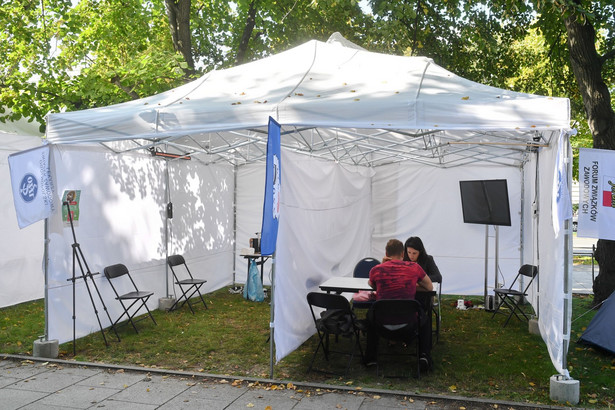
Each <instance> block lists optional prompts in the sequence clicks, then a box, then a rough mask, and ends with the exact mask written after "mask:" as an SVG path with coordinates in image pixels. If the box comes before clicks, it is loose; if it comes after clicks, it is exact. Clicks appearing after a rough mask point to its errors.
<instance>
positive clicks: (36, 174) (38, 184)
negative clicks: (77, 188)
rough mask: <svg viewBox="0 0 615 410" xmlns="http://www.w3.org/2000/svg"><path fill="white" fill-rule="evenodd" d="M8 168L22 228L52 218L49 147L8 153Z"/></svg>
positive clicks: (18, 218)
mask: <svg viewBox="0 0 615 410" xmlns="http://www.w3.org/2000/svg"><path fill="white" fill-rule="evenodd" d="M9 167H10V170H11V185H12V187H13V202H14V203H15V211H16V212H17V223H18V224H19V228H25V227H26V226H28V225H30V224H33V223H34V222H36V221H40V220H41V219H45V218H47V217H49V216H50V215H51V213H52V212H53V211H54V208H55V207H54V202H53V191H54V189H53V180H52V179H51V171H50V168H49V146H43V147H38V148H33V149H30V150H26V151H21V152H17V153H15V154H11V155H9Z"/></svg>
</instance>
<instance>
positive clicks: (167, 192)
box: [164, 160, 172, 297]
mask: <svg viewBox="0 0 615 410" xmlns="http://www.w3.org/2000/svg"><path fill="white" fill-rule="evenodd" d="M164 171H165V172H164V174H165V175H164V176H165V187H164V190H165V196H166V200H167V209H166V212H165V213H164V214H165V219H164V251H165V253H166V255H165V261H164V273H165V274H164V277H165V286H166V296H167V297H170V296H171V294H170V293H169V264H168V263H167V260H168V259H169V239H170V238H169V204H171V192H170V190H169V161H168V160H165V161H164ZM171 206H172V205H171Z"/></svg>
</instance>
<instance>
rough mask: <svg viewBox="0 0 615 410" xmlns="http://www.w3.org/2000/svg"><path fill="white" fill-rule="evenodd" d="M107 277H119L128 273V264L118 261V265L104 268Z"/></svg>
mask: <svg viewBox="0 0 615 410" xmlns="http://www.w3.org/2000/svg"><path fill="white" fill-rule="evenodd" d="M104 272H105V276H106V277H107V279H113V278H119V277H120V276H123V275H126V274H127V273H128V268H127V267H126V265H123V264H121V263H118V264H116V265H111V266H107V267H106V268H105V270H104Z"/></svg>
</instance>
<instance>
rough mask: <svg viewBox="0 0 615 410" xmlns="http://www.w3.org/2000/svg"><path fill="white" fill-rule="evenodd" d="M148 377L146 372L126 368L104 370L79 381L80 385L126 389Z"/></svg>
mask: <svg viewBox="0 0 615 410" xmlns="http://www.w3.org/2000/svg"><path fill="white" fill-rule="evenodd" d="M146 378H148V376H147V374H145V373H133V372H126V371H124V370H121V369H120V370H115V369H113V370H102V371H100V372H98V373H96V374H95V375H93V376H90V377H88V378H87V379H84V380H82V381H80V382H79V385H80V386H91V387H106V388H109V389H126V388H128V387H130V386H132V385H133V384H135V383H138V382H140V381H143V380H145V379H146Z"/></svg>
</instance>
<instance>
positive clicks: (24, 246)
mask: <svg viewBox="0 0 615 410" xmlns="http://www.w3.org/2000/svg"><path fill="white" fill-rule="evenodd" d="M38 125H39V124H37V123H28V122H26V121H25V120H23V121H17V122H7V123H2V122H0V169H1V170H2V178H0V207H1V208H0V209H4V210H5V212H4V215H5V217H4V218H2V220H1V221H0V233H1V237H2V238H3V239H2V246H1V247H0V308H3V307H6V306H12V305H15V304H18V303H22V302H27V301H30V300H35V299H42V298H43V297H44V296H45V294H44V290H45V277H44V275H43V273H42V269H41V267H42V264H43V239H44V233H43V228H44V226H43V222H38V223H35V224H32V225H30V226H28V227H27V228H25V229H21V230H20V229H19V226H18V225H17V220H16V219H15V218H14V217H12V216H13V215H14V214H15V211H14V205H13V194H12V190H11V177H10V174H9V165H8V157H9V155H11V154H13V153H15V152H19V151H23V150H27V149H30V148H34V147H38V146H40V145H41V143H42V142H41V141H42V140H41V137H40V136H39V135H40V134H41V133H40V131H39V130H38Z"/></svg>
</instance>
